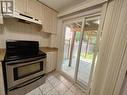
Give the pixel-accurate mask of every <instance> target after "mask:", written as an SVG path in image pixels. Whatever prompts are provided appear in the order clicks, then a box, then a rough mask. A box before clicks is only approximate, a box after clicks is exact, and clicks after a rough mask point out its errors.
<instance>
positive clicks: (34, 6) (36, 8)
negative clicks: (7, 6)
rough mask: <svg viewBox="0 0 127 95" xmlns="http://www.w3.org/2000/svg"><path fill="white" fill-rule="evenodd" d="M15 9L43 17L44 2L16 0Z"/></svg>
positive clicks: (37, 17) (39, 17)
mask: <svg viewBox="0 0 127 95" xmlns="http://www.w3.org/2000/svg"><path fill="white" fill-rule="evenodd" d="M14 4H15V7H14V10H15V11H16V12H18V13H21V14H24V15H27V16H31V17H34V18H36V19H41V17H42V16H41V15H42V13H41V12H42V8H41V7H42V6H41V5H42V4H41V3H40V2H38V1H37V0H14Z"/></svg>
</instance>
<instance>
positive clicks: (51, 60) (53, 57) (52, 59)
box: [46, 51, 57, 73]
mask: <svg viewBox="0 0 127 95" xmlns="http://www.w3.org/2000/svg"><path fill="white" fill-rule="evenodd" d="M56 67H57V52H56V51H53V52H47V61H46V72H47V73H49V72H52V71H53V70H55V69H56Z"/></svg>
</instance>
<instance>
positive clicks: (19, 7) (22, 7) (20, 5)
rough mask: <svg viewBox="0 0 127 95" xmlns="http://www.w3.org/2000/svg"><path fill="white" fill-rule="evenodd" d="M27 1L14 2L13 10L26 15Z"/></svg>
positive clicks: (16, 0) (17, 0)
mask: <svg viewBox="0 0 127 95" xmlns="http://www.w3.org/2000/svg"><path fill="white" fill-rule="evenodd" d="M27 3H28V1H27V0H14V5H15V8H14V10H15V11H16V12H18V13H21V14H25V15H27V14H28V13H27Z"/></svg>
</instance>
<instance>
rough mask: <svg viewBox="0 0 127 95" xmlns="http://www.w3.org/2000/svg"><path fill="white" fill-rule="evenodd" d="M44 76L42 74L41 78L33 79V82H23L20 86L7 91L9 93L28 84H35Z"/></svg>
mask: <svg viewBox="0 0 127 95" xmlns="http://www.w3.org/2000/svg"><path fill="white" fill-rule="evenodd" d="M44 75H45V74H43V75H41V76H39V77H36V78H34V79H33V80H29V81H27V82H24V83H22V84H19V85H17V86H15V87H12V88H10V89H9V91H12V90H16V89H19V88H22V87H24V86H26V85H29V84H31V83H34V82H36V81H37V80H39V79H41V78H42V77H44Z"/></svg>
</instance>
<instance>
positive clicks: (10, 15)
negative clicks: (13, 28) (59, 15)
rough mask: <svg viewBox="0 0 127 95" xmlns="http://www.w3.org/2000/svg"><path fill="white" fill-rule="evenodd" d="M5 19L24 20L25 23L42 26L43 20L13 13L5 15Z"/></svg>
mask: <svg viewBox="0 0 127 95" xmlns="http://www.w3.org/2000/svg"><path fill="white" fill-rule="evenodd" d="M3 17H4V18H17V19H21V20H24V21H25V22H29V23H35V24H39V25H42V22H41V20H39V19H36V18H33V17H31V16H27V15H24V14H20V13H17V12H13V13H12V14H3Z"/></svg>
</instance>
